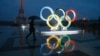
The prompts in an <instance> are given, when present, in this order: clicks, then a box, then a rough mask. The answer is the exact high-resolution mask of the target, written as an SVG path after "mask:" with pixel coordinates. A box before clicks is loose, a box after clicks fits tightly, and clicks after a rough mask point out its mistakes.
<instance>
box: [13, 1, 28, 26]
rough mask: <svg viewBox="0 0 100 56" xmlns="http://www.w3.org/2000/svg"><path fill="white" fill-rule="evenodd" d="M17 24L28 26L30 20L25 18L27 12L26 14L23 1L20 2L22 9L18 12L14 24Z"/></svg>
mask: <svg viewBox="0 0 100 56" xmlns="http://www.w3.org/2000/svg"><path fill="white" fill-rule="evenodd" d="M14 23H15V24H17V25H20V24H24V25H26V24H28V20H27V18H26V16H25V12H24V8H23V0H20V9H19V11H18V15H17V17H16V20H15V22H14Z"/></svg>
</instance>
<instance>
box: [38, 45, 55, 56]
mask: <svg viewBox="0 0 100 56" xmlns="http://www.w3.org/2000/svg"><path fill="white" fill-rule="evenodd" d="M45 45H46V43H44V44H42V45H41V48H40V53H41V54H43V55H50V54H51V53H52V52H53V47H52V49H51V50H50V51H49V52H48V53H43V47H44V46H45Z"/></svg>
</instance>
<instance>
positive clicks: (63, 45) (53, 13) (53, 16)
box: [40, 6, 76, 55]
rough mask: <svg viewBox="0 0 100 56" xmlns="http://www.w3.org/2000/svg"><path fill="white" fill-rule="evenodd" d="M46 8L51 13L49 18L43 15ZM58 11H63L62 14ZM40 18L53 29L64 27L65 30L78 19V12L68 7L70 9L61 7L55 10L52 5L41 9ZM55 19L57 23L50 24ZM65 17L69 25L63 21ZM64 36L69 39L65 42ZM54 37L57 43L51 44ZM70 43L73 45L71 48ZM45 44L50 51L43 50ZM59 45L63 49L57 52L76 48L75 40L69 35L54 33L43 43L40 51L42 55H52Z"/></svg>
mask: <svg viewBox="0 0 100 56" xmlns="http://www.w3.org/2000/svg"><path fill="white" fill-rule="evenodd" d="M45 9H47V10H49V11H50V13H51V14H50V15H48V16H47V18H45V17H44V16H43V11H44V10H45ZM58 11H60V12H62V16H58V14H56V13H57V12H58ZM70 12H71V13H72V14H73V17H72V18H71V17H70V16H69V13H70ZM40 18H41V19H42V20H43V21H46V24H47V25H48V27H50V28H51V30H52V29H57V28H59V27H62V28H63V30H64V29H68V28H69V27H70V25H71V22H74V21H75V20H76V12H75V10H73V9H68V10H66V11H64V10H63V9H61V8H57V9H56V10H53V9H52V8H51V7H49V6H45V7H43V8H42V9H41V11H40ZM53 19H54V20H56V21H57V23H56V25H51V24H50V21H51V20H53ZM64 19H65V20H66V21H67V22H68V24H67V25H63V23H62V22H63V21H64ZM64 38H65V39H67V41H66V42H64V43H63V41H62V40H63V39H64ZM52 39H55V40H56V43H53V44H51V43H50V42H51V41H52ZM70 45H72V47H71V49H69V48H68V47H69V46H70ZM45 46H46V48H48V50H49V52H44V51H43V48H44V47H45ZM59 47H61V50H59V51H57V53H61V52H62V51H65V52H70V51H73V50H74V48H75V42H74V40H71V39H70V37H69V36H68V35H62V36H56V35H53V36H49V37H48V38H47V39H46V43H44V44H42V45H41V48H40V53H41V54H42V55H50V54H51V53H52V52H53V51H54V50H55V49H58V48H59Z"/></svg>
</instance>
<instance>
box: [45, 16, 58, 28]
mask: <svg viewBox="0 0 100 56" xmlns="http://www.w3.org/2000/svg"><path fill="white" fill-rule="evenodd" d="M52 18H54V19H55V20H57V24H56V25H55V26H52V25H50V20H51V19H52ZM46 23H47V25H48V26H49V27H50V28H51V29H54V28H58V26H59V24H60V18H59V16H58V15H56V14H51V15H49V16H48V18H47V21H46Z"/></svg>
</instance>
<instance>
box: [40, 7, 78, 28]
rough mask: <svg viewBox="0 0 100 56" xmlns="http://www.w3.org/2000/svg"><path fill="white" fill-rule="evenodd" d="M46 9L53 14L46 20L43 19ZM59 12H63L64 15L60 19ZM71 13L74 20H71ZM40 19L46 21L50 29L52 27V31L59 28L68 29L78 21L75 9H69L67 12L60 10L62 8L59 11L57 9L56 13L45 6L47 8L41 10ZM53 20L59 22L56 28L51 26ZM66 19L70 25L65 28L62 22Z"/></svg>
mask: <svg viewBox="0 0 100 56" xmlns="http://www.w3.org/2000/svg"><path fill="white" fill-rule="evenodd" d="M45 9H48V10H49V11H50V12H51V14H50V15H48V16H47V18H44V17H43V11H44V10H45ZM57 11H61V12H62V13H63V15H62V16H61V17H59V16H58V15H57V14H56V12H57ZM70 12H72V13H73V18H72V19H71V17H70V16H69V15H68V14H69V13H70ZM40 18H41V19H42V20H43V21H46V24H47V25H48V27H50V28H51V29H57V28H58V27H59V26H61V27H62V28H63V29H67V28H69V27H70V25H71V22H74V21H75V20H76V12H75V10H73V9H68V10H67V11H66V12H65V11H64V10H63V9H60V8H58V9H56V10H55V11H54V10H53V9H52V8H51V7H49V6H45V7H43V8H42V9H41V11H40ZM52 19H55V20H56V21H57V23H56V25H55V26H53V25H51V24H50V21H51V20H52ZM64 19H65V20H66V21H68V24H67V25H66V26H64V25H63V24H62V21H63V20H64Z"/></svg>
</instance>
